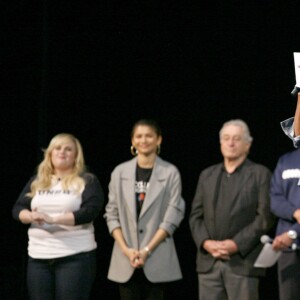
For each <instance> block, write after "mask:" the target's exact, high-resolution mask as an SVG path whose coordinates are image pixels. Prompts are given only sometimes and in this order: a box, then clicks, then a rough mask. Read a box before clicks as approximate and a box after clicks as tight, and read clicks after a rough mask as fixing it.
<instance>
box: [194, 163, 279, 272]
mask: <svg viewBox="0 0 300 300" xmlns="http://www.w3.org/2000/svg"><path fill="white" fill-rule="evenodd" d="M222 165H223V164H217V165H214V166H211V167H209V168H207V169H205V170H204V171H203V172H202V173H201V174H200V178H199V182H198V186H197V190H196V194H195V197H194V200H193V204H192V209H191V214H190V219H189V221H190V228H191V232H192V236H193V239H194V241H195V243H196V246H197V249H198V251H197V272H199V273H205V272H208V271H209V270H210V269H211V267H212V266H213V264H214V261H215V259H214V258H213V257H212V256H211V255H210V254H209V253H207V252H206V251H205V250H204V249H203V248H202V244H203V242H204V241H205V240H207V239H215V238H214V236H215V214H214V211H215V207H214V199H215V191H216V189H217V188H218V187H217V180H218V176H219V174H220V172H221V168H222ZM243 168H245V169H244V170H243V173H242V174H243V175H242V176H240V178H239V181H240V184H239V185H238V186H237V188H236V189H235V190H232V193H231V197H230V201H229V202H228V203H227V205H229V207H230V210H226V211H230V215H229V216H228V220H229V222H230V223H229V232H228V239H233V240H234V241H235V242H236V244H237V245H238V249H239V252H238V253H237V254H234V255H233V256H231V259H230V261H229V265H230V266H231V268H232V270H233V271H234V272H235V273H237V274H241V275H249V276H260V275H263V274H264V269H261V268H254V267H253V263H254V262H255V260H256V258H257V256H258V254H259V252H260V250H261V248H262V245H261V243H260V237H261V235H263V234H265V233H266V232H267V231H268V230H269V229H270V228H271V226H272V225H273V220H274V219H273V216H272V215H271V213H270V204H269V203H270V199H269V184H270V177H271V173H270V171H269V170H268V169H267V168H265V167H264V166H262V165H259V164H255V163H253V162H251V161H250V160H246V161H245V163H244V166H243Z"/></svg>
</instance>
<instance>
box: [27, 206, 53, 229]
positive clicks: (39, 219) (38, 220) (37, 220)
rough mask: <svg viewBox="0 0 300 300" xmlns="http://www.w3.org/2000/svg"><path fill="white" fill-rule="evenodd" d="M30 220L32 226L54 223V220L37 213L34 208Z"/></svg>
mask: <svg viewBox="0 0 300 300" xmlns="http://www.w3.org/2000/svg"><path fill="white" fill-rule="evenodd" d="M31 219H32V223H34V224H38V225H43V224H44V223H48V224H53V223H54V218H53V217H51V216H49V215H47V214H44V213H41V212H38V211H37V209H36V208H34V209H33V210H32V212H31Z"/></svg>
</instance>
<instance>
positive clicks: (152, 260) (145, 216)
mask: <svg viewBox="0 0 300 300" xmlns="http://www.w3.org/2000/svg"><path fill="white" fill-rule="evenodd" d="M136 165H137V159H136V158H133V159H132V160H130V161H127V162H125V163H122V164H120V165H118V166H117V167H116V168H115V169H114V171H113V172H112V175H111V181H110V184H109V201H108V204H107V205H106V213H105V215H104V217H105V218H106V221H107V226H108V229H109V232H110V233H112V231H113V230H114V229H116V228H118V227H120V228H121V230H122V233H123V236H124V239H125V241H126V243H127V245H128V247H130V248H135V249H142V248H143V247H145V246H146V245H147V244H148V243H149V241H150V240H151V239H152V237H153V236H154V234H155V232H156V231H157V230H158V228H162V229H164V230H165V231H167V232H168V234H169V236H168V237H167V238H166V239H165V240H164V241H163V242H161V243H160V244H159V245H158V247H157V248H156V249H155V250H154V251H153V252H152V254H151V255H150V256H149V257H148V258H147V261H146V263H145V265H144V273H145V275H146V277H147V279H148V280H149V281H151V282H167V281H174V280H178V279H181V278H182V274H181V270H180V266H179V261H178V257H177V253H176V249H175V245H174V240H173V237H172V235H173V233H174V231H175V229H176V228H177V227H178V226H179V224H180V222H181V221H182V219H183V217H184V211H185V203H184V201H183V199H182V197H181V179H180V174H179V172H178V170H177V168H176V167H175V166H174V165H172V164H170V163H168V162H166V161H164V160H162V159H161V158H159V157H157V158H156V161H155V165H154V168H153V171H152V175H151V178H150V182H149V183H150V186H149V190H148V192H147V194H146V197H145V200H144V204H143V206H142V210H141V213H140V216H139V218H138V219H137V212H136V200H135V198H136V197H135V190H134V186H135V179H136ZM133 272H134V268H133V267H132V266H131V265H130V262H129V260H128V258H127V257H126V256H125V255H124V254H123V253H122V252H121V249H120V247H119V245H118V244H117V243H116V242H115V243H114V247H113V252H112V257H111V262H110V267H109V271H108V278H109V279H110V280H112V281H116V282H127V281H128V280H129V279H130V277H131V276H132V274H133Z"/></svg>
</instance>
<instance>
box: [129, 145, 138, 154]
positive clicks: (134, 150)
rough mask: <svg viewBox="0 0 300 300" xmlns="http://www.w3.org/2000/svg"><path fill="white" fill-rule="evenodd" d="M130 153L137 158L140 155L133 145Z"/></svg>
mask: <svg viewBox="0 0 300 300" xmlns="http://www.w3.org/2000/svg"><path fill="white" fill-rule="evenodd" d="M130 152H131V154H132V155H133V156H136V155H137V154H138V151H137V150H136V149H135V148H134V146H133V145H131V147H130Z"/></svg>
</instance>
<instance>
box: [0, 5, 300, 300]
mask: <svg viewBox="0 0 300 300" xmlns="http://www.w3.org/2000/svg"><path fill="white" fill-rule="evenodd" d="M5 2H6V3H1V5H0V7H1V9H0V11H1V18H0V22H1V29H2V30H1V50H0V51H1V52H0V53H1V58H0V62H1V75H2V76H3V77H2V80H1V83H2V84H1V89H0V96H1V104H0V106H1V109H0V111H1V118H0V122H1V126H0V130H1V135H2V138H1V141H2V146H1V148H2V197H1V199H2V201H1V207H2V209H1V223H2V225H1V232H2V234H1V256H2V257H1V268H0V270H1V271H0V272H1V274H0V275H1V277H0V280H1V282H0V284H1V288H0V297H1V299H26V296H25V295H26V288H25V281H24V272H25V262H26V250H27V249H26V248H27V236H26V230H27V228H25V226H22V225H20V224H18V223H17V222H15V221H14V220H12V217H11V208H12V206H13V204H14V202H15V201H16V199H17V196H18V194H19V193H20V191H21V190H22V188H23V186H24V185H25V183H26V182H27V180H28V179H29V177H30V176H31V175H32V174H33V173H34V171H35V167H36V165H37V164H38V163H39V162H40V159H41V157H42V151H41V148H43V147H46V146H47V143H48V142H49V140H50V138H51V137H52V136H53V135H55V134H57V133H60V132H70V133H73V134H75V135H76V136H77V137H78V138H79V139H80V141H81V142H82V144H83V147H84V151H85V157H86V161H87V164H88V167H89V169H90V170H91V171H92V172H94V173H95V174H96V175H97V176H98V177H99V180H100V181H101V183H102V186H103V188H104V191H105V194H106V195H107V185H108V183H109V178H110V173H111V171H112V170H113V168H114V167H115V166H116V165H117V164H119V163H120V162H122V161H124V160H128V159H130V157H131V155H130V151H129V148H130V130H131V126H132V124H133V123H134V122H135V121H136V120H138V119H140V118H144V117H150V118H154V119H156V120H157V121H158V122H159V123H160V124H161V127H162V130H163V145H162V154H161V156H162V158H164V159H166V160H168V161H170V162H172V163H174V164H175V165H176V166H177V167H178V168H179V170H180V172H181V176H182V182H183V196H184V198H185V200H186V207H187V211H186V218H185V220H184V221H183V223H182V225H181V227H180V228H179V230H178V231H177V232H176V234H175V241H176V245H177V249H178V255H179V258H180V262H181V266H182V270H183V275H184V279H183V280H182V281H180V282H178V283H176V285H175V286H176V288H174V289H172V290H171V291H170V294H171V297H172V299H197V276H196V273H195V255H196V249H195V247H194V244H193V241H192V239H191V236H190V232H189V228H188V221H187V220H188V215H189V212H190V206H191V201H192V199H193V195H194V191H195V188H196V183H197V179H198V176H199V173H200V171H201V170H202V169H204V168H205V167H207V166H209V165H211V164H214V163H217V162H219V161H220V160H221V155H220V151H219V143H218V131H219V129H220V127H221V125H222V123H223V122H225V121H227V120H228V119H232V118H242V119H244V120H245V121H246V122H247V123H248V124H249V126H250V129H251V132H252V135H253V137H254V143H253V146H252V149H251V153H250V159H252V160H254V161H256V162H259V163H262V164H264V165H266V166H268V167H269V168H270V169H271V170H273V169H274V167H275V165H276V162H277V159H278V157H279V156H280V155H281V154H283V153H284V152H286V151H290V150H292V149H293V147H292V143H291V142H290V141H288V139H287V138H286V137H285V136H284V134H283V133H282V132H281V130H280V126H279V122H280V120H283V119H285V118H287V117H289V116H291V115H292V114H293V112H294V109H295V100H293V99H292V98H291V96H290V91H291V89H292V87H293V85H294V83H295V74H294V66H293V52H297V51H300V45H299V38H298V34H297V28H298V26H297V25H298V21H299V14H298V11H299V10H298V9H297V5H296V3H297V1H292V0H290V1H288V3H287V2H286V1H282V3H279V2H276V1H248V2H249V3H248V4H247V1H241V3H239V2H238V1H235V3H233V2H230V3H229V2H228V1H220V2H214V4H209V5H208V4H207V3H206V2H207V1H200V0H197V1H196V0H194V1H193V0H184V1H183V0H177V1H168V0H165V1H131V2H130V3H126V1H116V0H110V1H93V2H91V3H86V2H84V3H83V2H81V3H77V2H76V3H75V2H74V1H56V0H52V1H48V0H39V1H36V0H32V1H26V0H25V1H16V0H10V1H5ZM250 2H251V4H250ZM106 200H107V197H106ZM95 227H96V238H97V242H98V246H99V248H98V275H97V280H96V282H95V286H94V290H93V295H92V299H118V294H117V287H116V286H115V285H114V284H113V283H111V282H109V281H108V280H107V279H106V273H107V269H108V264H109V259H110V253H111V248H112V238H111V237H110V236H109V235H108V232H107V228H106V225H105V223H104V220H103V218H102V215H101V216H100V217H99V218H98V219H97V220H96V221H95ZM66 280H67V279H66ZM276 280H277V278H276V268H271V269H269V270H268V276H267V277H266V278H265V279H263V280H262V284H261V294H262V299H264V300H267V299H272V300H276V299H277V297H278V296H277V283H276Z"/></svg>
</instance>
